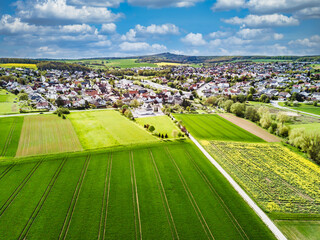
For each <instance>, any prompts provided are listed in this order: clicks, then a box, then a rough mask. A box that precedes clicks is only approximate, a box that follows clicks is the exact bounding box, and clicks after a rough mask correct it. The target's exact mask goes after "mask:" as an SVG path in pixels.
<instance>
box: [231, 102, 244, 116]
mask: <svg viewBox="0 0 320 240" xmlns="http://www.w3.org/2000/svg"><path fill="white" fill-rule="evenodd" d="M230 110H231V112H232V113H234V114H236V115H237V116H238V117H244V112H245V110H246V105H245V104H244V103H239V102H237V103H234V104H232V106H231V109H230Z"/></svg>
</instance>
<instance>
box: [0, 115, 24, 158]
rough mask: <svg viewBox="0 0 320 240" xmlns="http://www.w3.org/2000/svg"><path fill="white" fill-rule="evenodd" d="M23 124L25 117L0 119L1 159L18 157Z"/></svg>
mask: <svg viewBox="0 0 320 240" xmlns="http://www.w3.org/2000/svg"><path fill="white" fill-rule="evenodd" d="M22 123H23V117H14V118H13V117H10V118H0V133H1V137H0V158H1V157H14V156H15V155H16V151H17V148H18V144H19V138H20V133H21V128H22Z"/></svg>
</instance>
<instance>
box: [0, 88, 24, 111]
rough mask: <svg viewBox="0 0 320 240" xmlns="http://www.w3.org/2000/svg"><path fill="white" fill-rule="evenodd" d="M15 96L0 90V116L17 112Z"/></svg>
mask: <svg viewBox="0 0 320 240" xmlns="http://www.w3.org/2000/svg"><path fill="white" fill-rule="evenodd" d="M17 101H18V98H17V96H16V95H14V94H12V93H10V92H8V91H6V90H4V89H0V114H6V113H17V112H19V109H18V104H17V103H16V102H17Z"/></svg>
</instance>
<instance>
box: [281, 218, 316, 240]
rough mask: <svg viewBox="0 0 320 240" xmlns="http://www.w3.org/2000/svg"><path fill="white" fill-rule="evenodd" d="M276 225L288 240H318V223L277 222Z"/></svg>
mask: <svg viewBox="0 0 320 240" xmlns="http://www.w3.org/2000/svg"><path fill="white" fill-rule="evenodd" d="M276 224H277V225H278V227H279V228H280V229H281V231H282V232H283V233H284V234H285V235H286V236H287V237H288V238H289V239H290V240H319V233H320V221H312V220H311V221H299V220H277V221H276Z"/></svg>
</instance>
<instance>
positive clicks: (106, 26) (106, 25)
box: [100, 23, 117, 33]
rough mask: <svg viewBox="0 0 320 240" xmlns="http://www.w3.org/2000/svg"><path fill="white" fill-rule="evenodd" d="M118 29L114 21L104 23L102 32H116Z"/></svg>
mask: <svg viewBox="0 0 320 240" xmlns="http://www.w3.org/2000/svg"><path fill="white" fill-rule="evenodd" d="M116 29H117V26H116V25H115V24H114V23H104V24H102V26H101V29H100V32H101V33H114V32H115V31H116Z"/></svg>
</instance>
